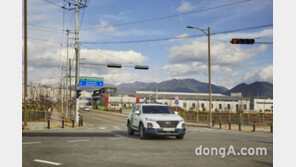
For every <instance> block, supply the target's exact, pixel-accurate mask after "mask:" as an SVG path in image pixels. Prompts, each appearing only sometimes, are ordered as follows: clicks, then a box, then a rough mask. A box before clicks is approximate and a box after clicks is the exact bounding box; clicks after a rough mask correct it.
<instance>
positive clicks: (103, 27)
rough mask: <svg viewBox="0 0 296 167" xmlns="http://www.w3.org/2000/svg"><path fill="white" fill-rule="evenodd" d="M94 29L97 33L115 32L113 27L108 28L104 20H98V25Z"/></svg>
mask: <svg viewBox="0 0 296 167" xmlns="http://www.w3.org/2000/svg"><path fill="white" fill-rule="evenodd" d="M96 27H97V28H96V32H97V33H113V32H114V31H115V28H114V27H113V26H110V25H109V23H108V22H107V21H104V20H100V25H98V26H96Z"/></svg>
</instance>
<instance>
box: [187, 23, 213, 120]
mask: <svg viewBox="0 0 296 167" xmlns="http://www.w3.org/2000/svg"><path fill="white" fill-rule="evenodd" d="M187 28H192V29H197V30H199V31H201V32H203V33H204V34H206V35H207V36H208V69H209V100H210V102H209V112H210V122H209V125H211V121H212V87H211V47H210V27H208V29H201V28H197V27H193V26H187ZM206 30H208V32H206Z"/></svg>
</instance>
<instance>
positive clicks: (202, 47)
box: [162, 39, 267, 77]
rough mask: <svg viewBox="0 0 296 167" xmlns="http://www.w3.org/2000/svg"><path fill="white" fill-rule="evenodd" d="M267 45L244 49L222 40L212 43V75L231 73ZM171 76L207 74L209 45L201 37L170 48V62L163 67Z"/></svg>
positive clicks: (261, 51)
mask: <svg viewBox="0 0 296 167" xmlns="http://www.w3.org/2000/svg"><path fill="white" fill-rule="evenodd" d="M266 49H267V46H266V45H260V46H257V47H252V48H248V49H244V48H242V47H241V46H239V45H231V44H228V43H225V42H221V41H215V42H212V43H211V68H212V70H211V71H212V75H220V74H221V75H222V74H223V75H225V74H227V73H231V72H232V71H233V68H239V67H240V66H241V65H244V63H245V62H246V61H247V60H249V59H251V58H252V57H254V56H256V55H258V54H260V53H263V52H265V51H266ZM162 69H163V70H165V71H167V72H168V73H169V76H171V77H178V76H190V75H192V74H201V75H207V73H208V45H207V42H206V40H204V41H202V40H200V39H198V40H195V41H191V42H184V43H183V44H181V45H175V46H172V47H171V48H169V64H168V65H166V66H164V67H163V68H162Z"/></svg>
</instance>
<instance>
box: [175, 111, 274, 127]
mask: <svg viewBox="0 0 296 167" xmlns="http://www.w3.org/2000/svg"><path fill="white" fill-rule="evenodd" d="M179 114H180V116H182V117H183V118H184V120H185V121H187V122H194V123H205V124H206V123H209V122H210V120H209V119H210V117H209V113H196V112H191V113H189V112H188V113H184V112H180V113H179ZM213 122H214V124H218V123H219V122H221V123H222V124H229V123H232V124H239V123H241V125H249V126H252V125H253V124H255V125H257V126H268V125H270V124H272V123H273V114H270V113H242V114H237V113H212V121H211V123H213Z"/></svg>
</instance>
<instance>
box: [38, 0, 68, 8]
mask: <svg viewBox="0 0 296 167" xmlns="http://www.w3.org/2000/svg"><path fill="white" fill-rule="evenodd" d="M43 1H45V2H47V3H50V4H52V5H55V6H58V7H61V8H64V6H62V5H59V4H57V3H54V2H51V1H48V0H43Z"/></svg>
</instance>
